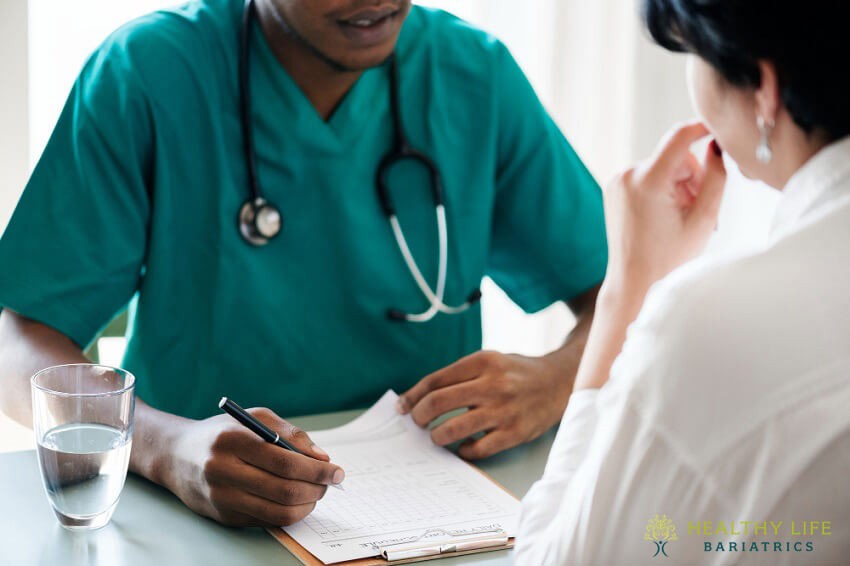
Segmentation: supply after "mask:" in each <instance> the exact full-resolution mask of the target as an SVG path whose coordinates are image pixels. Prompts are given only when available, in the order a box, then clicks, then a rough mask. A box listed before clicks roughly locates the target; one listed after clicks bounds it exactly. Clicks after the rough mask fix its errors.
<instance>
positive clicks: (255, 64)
mask: <svg viewBox="0 0 850 566" xmlns="http://www.w3.org/2000/svg"><path fill="white" fill-rule="evenodd" d="M252 36H253V37H252V42H251V43H252V46H251V50H252V54H251V71H252V75H251V83H252V84H251V86H252V88H251V95H252V96H257V94H259V90H260V89H255V88H253V87H254V86H255V85H257V81H258V80H261V81H263V82H267V83H268V88H269V89H271V91H272V92H274V94H275V95H276V96H275V98H276V99H277V100H278V101H279V104H280V105H281V106H282V110H283V112H282V114H281V119H282V120H284V119H285V120H289V121H290V123H289V124H281V126H280V127H282V128H287V129H288V131H289V132H291V135H292V136H298V141H299V143H305V144H310V145H315V146H317V147H319V148H321V149H323V150H325V151H334V152H341V151H345V150H347V148H348V147H349V146H350V145H351V144H352V143H353V142H354V141H355V140H356V139H357V138H358V136H359V134H360V133H361V132H362V130H363V129H364V128H365V127H366V126H367V124H368V123H369V121H370V120H372V119H373V117H374V115H375V114H376V111H377V109H378V107H379V106H380V105H379V104H377V103H376V101H377V99H378V97H379V96H388V93H387V94H384V93H385V91H387V89H388V88H389V80H388V76H387V73H388V70H387V67H386V64H384V65H380V66H378V67H374V68H371V69H366V70H365V71H363V73H362V74H361V75H360V77H359V78H358V79H357V81H356V82H355V83H354V84H353V85H352V87H351V89H349V91H348V92H347V93H346V94H345V96H344V97H343V99H342V100H341V101H340V103H339V105H338V106H337V108H336V109H335V110H334V112H333V114H332V115H331V117H330V119H329V120H327V121H325V120H324V119H323V118H322V117H321V116H320V115H319V112H318V111H317V110H316V107H315V106H313V103H312V102H310V100H309V99H308V98H307V95H306V94H305V93H304V91H303V90H301V87H299V86H298V84H297V83H296V82H295V80H293V78H292V77H291V76H290V75H289V73H288V72H287V71H286V69H284V68H283V66H282V65H281V64H280V62H279V61H278V60H277V57H275V55H274V52H273V51H272V49H271V46H270V45H269V43H268V41H267V40H266V37H265V35H263V32H262V30H261V29H260V26H259V25H258V24H256V23H255V24H254V26H253V32H252ZM255 69H256V70H255ZM258 106H259V105H258V104H257V103H255V104H254V105H253V107H254V108H257V107H258ZM263 106H264V107H268V106H270V105H269V104H268V101H266V102H265V103H264V105H263ZM271 106H272V107H274V104H272V105H271Z"/></svg>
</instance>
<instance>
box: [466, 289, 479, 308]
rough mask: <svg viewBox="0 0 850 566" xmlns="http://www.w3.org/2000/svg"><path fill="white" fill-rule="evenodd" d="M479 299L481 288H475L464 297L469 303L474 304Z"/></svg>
mask: <svg viewBox="0 0 850 566" xmlns="http://www.w3.org/2000/svg"><path fill="white" fill-rule="evenodd" d="M480 300H481V289H476V290H474V291H473V292H471V293H470V294H469V297H467V298H466V302H467V303H469V304H470V305H474V304H475V303H477V302H478V301H480Z"/></svg>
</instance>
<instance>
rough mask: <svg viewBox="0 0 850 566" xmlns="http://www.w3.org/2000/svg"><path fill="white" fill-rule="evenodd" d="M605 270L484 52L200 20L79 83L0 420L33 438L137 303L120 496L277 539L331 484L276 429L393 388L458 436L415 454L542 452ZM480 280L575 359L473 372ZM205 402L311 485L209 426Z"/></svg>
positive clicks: (5, 257) (144, 23) (352, 31)
mask: <svg viewBox="0 0 850 566" xmlns="http://www.w3.org/2000/svg"><path fill="white" fill-rule="evenodd" d="M576 111H580V110H579V109H576ZM606 262H607V248H606V242H605V235H604V226H603V215H602V207H601V197H600V191H599V189H598V187H597V185H596V183H595V182H594V180H593V179H592V177H591V176H590V175H589V174H588V172H587V171H586V169H585V168H584V166H583V165H582V163H581V161H580V160H579V158H578V157H577V156H576V154H575V153H574V152H573V150H572V149H571V147H570V145H569V144H568V143H567V141H566V140H565V139H564V137H563V136H562V135H561V133H560V132H559V131H558V129H557V127H556V126H555V124H554V123H553V122H552V120H551V119H550V118H549V116H548V115H547V114H546V112H545V110H544V109H543V107H542V106H541V104H540V102H539V101H538V100H537V98H536V97H535V95H534V92H533V91H532V89H531V87H530V85H529V84H528V82H527V80H526V79H525V77H524V76H523V74H522V72H521V71H520V69H519V68H518V66H517V65H516V63H515V62H514V61H513V59H512V58H511V56H510V54H509V53H508V51H507V49H505V47H504V46H503V45H502V44H501V43H499V42H498V41H497V40H495V39H494V38H493V37H491V36H489V35H487V34H485V33H483V32H481V31H478V30H475V29H473V28H472V27H470V26H469V25H467V24H466V23H464V22H462V21H460V20H458V19H456V18H453V17H451V16H449V15H448V14H446V13H443V12H439V11H432V10H427V9H424V8H419V7H411V5H410V2H409V1H408V0H368V1H365V0H254V1H253V2H249V3H247V4H243V2H242V1H241V0H192V1H190V2H189V3H187V4H185V5H183V6H181V7H179V8H175V9H171V10H167V11H161V12H157V13H154V14H151V15H149V16H146V17H143V18H140V19H138V20H135V21H133V22H131V23H129V24H127V25H125V26H123V27H122V28H120V29H119V30H118V31H116V32H115V33H113V34H112V35H111V36H110V37H109V38H108V39H107V40H106V41H105V43H104V44H103V45H102V46H101V47H100V48H99V49H98V50H97V51H96V52H95V53H94V54H93V55H92V57H91V58H90V59H89V60H88V62H87V63H86V64H85V67H84V68H83V69H82V71H81V73H80V76H79V78H78V80H77V81H76V83H75V84H74V87H73V89H72V92H71V95H70V97H69V98H68V101H67V104H66V106H65V109H64V111H63V112H62V115H61V117H60V119H59V122H58V124H57V125H56V128H55V130H54V132H53V135H52V137H51V139H50V142H49V143H48V145H47V147H46V149H45V151H44V154H43V155H42V157H41V159H40V161H39V163H38V165H37V167H36V169H35V171H34V173H33V175H32V178H31V179H30V181H29V184H28V185H27V187H26V190H25V191H24V193H23V196H22V198H21V201H20V203H19V204H18V207H17V209H16V211H15V213H14V216H13V218H12V220H11V222H10V224H9V226H8V228H7V230H6V232H5V234H4V235H3V237H2V240H0V264H2V265H3V268H2V270H0V307H2V308H3V311H2V314H0V379H2V387H0V406H1V407H2V409H3V410H4V411H5V412H6V413H7V414H9V415H11V416H13V417H14V418H16V419H17V420H19V421H20V422H22V423H25V424H29V423H30V422H31V412H30V401H29V383H28V377H29V376H30V375H31V374H32V373H34V372H35V371H36V370H38V369H40V368H42V367H45V366H48V365H53V364H61V363H73V362H82V361H85V358H84V356H83V354H82V348H83V347H85V346H86V344H88V343H89V342H90V341H91V340H92V339H93V338H94V337H95V336H96V334H97V332H98V330H99V329H100V328H101V327H103V326H104V325H105V324H106V323H107V322H108V321H109V320H110V318H111V317H113V316H114V315H115V314H116V313H117V312H119V311H120V310H121V309H123V308H124V307H125V306H126V305H127V304H128V302H130V308H131V311H130V312H131V317H130V320H131V324H130V340H129V344H128V349H127V353H126V357H125V359H124V364H123V365H124V366H125V367H126V368H127V369H129V370H130V371H132V372H133V373H134V374H135V375H136V376H137V378H138V382H137V394H138V397H139V402H138V404H137V410H136V432H135V435H134V446H133V453H132V457H131V464H130V465H131V470H133V471H134V472H135V473H138V474H141V475H143V476H145V477H147V478H149V479H151V480H152V481H154V482H157V483H159V484H161V485H163V486H165V487H167V488H168V489H170V490H171V491H173V492H174V493H175V494H176V495H177V496H178V497H180V498H181V499H182V500H183V501H184V502H185V503H186V504H187V505H188V506H189V507H191V508H192V509H194V510H195V511H197V512H198V513H201V514H203V515H206V516H209V517H211V518H213V519H215V520H218V521H221V522H223V523H226V524H232V525H282V524H290V523H292V522H295V521H298V520H300V519H301V518H303V517H304V516H306V515H307V514H308V513H309V512H310V511H311V510H312V509H313V507H314V506H315V502H316V501H317V500H318V499H320V498H321V497H322V495H323V494H324V492H325V490H326V488H327V486H328V485H329V484H332V483H338V482H340V481H342V480H343V478H344V470H342V469H341V468H340V467H338V466H336V465H334V464H333V463H331V462H329V458H328V456H327V455H326V454H325V453H324V452H323V451H322V450H321V449H320V448H319V447H316V446H315V445H313V444H312V442H311V441H310V439H309V438H308V437H307V436H306V435H305V434H304V433H303V432H301V431H299V430H297V429H295V428H293V427H292V426H291V425H289V424H288V423H286V422H285V421H283V420H282V419H281V418H280V417H278V414H287V415H292V414H306V413H316V412H324V411H334V410H340V409H346V408H352V407H362V406H365V405H368V404H370V403H371V402H372V401H374V400H375V399H376V398H377V397H378V396H379V395H380V394H381V393H382V392H383V391H384V390H385V389H387V388H389V387H392V388H395V389H396V390H398V391H401V392H405V393H404V394H403V396H402V401H401V403H400V406H399V410H400V411H403V412H407V411H409V412H410V413H411V414H412V415H413V418H414V419H415V420H416V422H417V423H419V424H420V425H423V426H426V425H428V424H429V423H431V422H432V421H433V420H434V419H435V418H437V417H439V416H440V415H443V414H445V413H446V412H448V411H451V410H453V409H458V408H467V409H469V410H468V411H466V412H464V413H463V414H462V415H460V416H456V417H454V418H452V419H450V420H448V421H447V422H445V423H443V424H442V425H440V426H438V427H436V428H434V429H433V432H432V436H433V438H434V440H435V442H438V443H440V444H449V443H452V442H455V441H464V443H463V444H462V446H461V449H460V450H461V454H462V455H463V456H465V457H468V458H482V457H486V456H488V455H490V454H494V453H496V452H499V451H501V450H505V449H507V448H510V447H512V446H515V445H517V444H520V443H522V442H526V441H528V440H531V439H533V438H535V437H537V436H538V435H540V434H541V433H543V432H544V431H545V430H547V429H549V428H550V427H551V426H552V425H553V424H554V423H556V422H557V421H558V420H559V419H560V417H561V414H562V413H563V410H564V407H565V406H566V402H567V399H568V397H569V394H570V390H571V385H572V381H573V378H574V375H575V371H576V366H577V363H578V360H579V357H580V355H581V351H582V349H583V345H584V341H585V336H586V331H587V328H588V326H589V323H590V319H591V316H592V305H593V302H594V298H595V294H596V288H597V285H598V283H599V282H600V281H601V280H602V278H603V275H604V270H605V265H606ZM485 275H489V276H491V277H492V278H493V279H494V280H495V281H496V282H497V283H498V284H499V285H500V286H501V287H502V288H503V289H505V290H506V291H507V293H508V294H509V295H510V296H511V298H512V299H513V300H514V301H516V302H517V303H518V304H519V305H521V306H522V307H523V308H524V309H525V310H527V311H529V312H533V311H537V310H539V309H542V308H544V307H546V306H547V305H549V304H551V303H553V302H556V301H567V302H568V304H569V305H570V306H571V307H572V308H573V310H574V312H575V313H576V314H577V315H578V318H579V324H578V326H577V328H576V329H575V330H574V331H573V332H572V334H571V335H570V336H569V337H568V338H567V340H566V342H565V344H564V346H563V347H562V348H561V349H559V350H557V351H555V352H552V353H551V354H549V355H547V356H544V357H541V358H528V357H522V356H515V355H504V354H498V353H492V352H478V351H477V350H479V349H480V347H481V316H480V307H479V305H478V298H479V296H480V293H479V292H478V286H479V284H480V282H481V279H482V277H483V276H485ZM222 395H228V396H232V397H233V398H235V399H237V400H238V401H239V402H240V403H242V404H244V405H247V406H257V407H269V408H268V409H256V410H255V411H254V414H255V415H257V416H259V417H260V418H261V419H263V420H264V421H265V422H267V423H268V424H269V425H271V426H273V427H274V428H276V429H277V430H278V431H280V433H281V434H282V435H283V436H285V437H288V438H289V440H290V441H292V442H293V443H294V444H296V445H297V446H298V447H299V448H301V449H302V450H303V451H305V452H306V453H307V454H308V455H309V456H312V458H311V457H306V456H301V455H297V454H292V453H288V452H286V451H283V450H280V449H278V448H276V447H274V446H271V445H267V444H264V443H262V442H261V441H260V440H258V439H257V438H255V437H253V435H252V434H251V433H249V432H248V431H245V430H242V429H240V428H239V427H238V425H235V424H234V423H233V422H232V420H231V419H230V418H229V417H226V416H221V415H219V416H213V415H216V413H217V401H218V399H219V397H220V396H222ZM476 433H485V434H483V436H482V435H479V434H476ZM473 435H475V437H474V438H475V439H472V438H471V437H473Z"/></svg>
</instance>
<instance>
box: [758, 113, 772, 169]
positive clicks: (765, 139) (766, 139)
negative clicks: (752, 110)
mask: <svg viewBox="0 0 850 566" xmlns="http://www.w3.org/2000/svg"><path fill="white" fill-rule="evenodd" d="M756 126H758V129H759V134H761V139H760V140H759V143H758V145H757V146H756V159H758V160H759V162H760V163H770V160H771V159H773V149H772V148H771V147H770V134H771V133H772V132H773V127H774V122H773V120H771V121H769V122H768V121H767V120H765V119H764V118H762V117H761V116H759V117H758V118H756Z"/></svg>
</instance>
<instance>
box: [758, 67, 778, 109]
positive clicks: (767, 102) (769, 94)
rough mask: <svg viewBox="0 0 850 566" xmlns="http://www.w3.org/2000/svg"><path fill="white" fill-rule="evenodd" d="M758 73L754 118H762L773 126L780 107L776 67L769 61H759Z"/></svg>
mask: <svg viewBox="0 0 850 566" xmlns="http://www.w3.org/2000/svg"><path fill="white" fill-rule="evenodd" d="M759 71H760V73H761V84H760V85H759V86H758V88H756V116H759V117H761V118H763V119H764V120H765V122H767V123H768V124H774V123H775V122H776V115H777V113H778V112H779V105H780V98H779V77H778V76H777V74H776V66H775V65H774V64H773V63H771V62H770V61H759Z"/></svg>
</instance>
